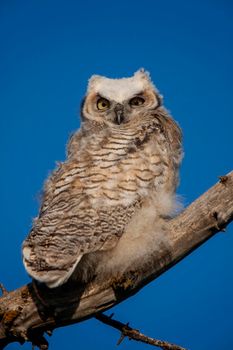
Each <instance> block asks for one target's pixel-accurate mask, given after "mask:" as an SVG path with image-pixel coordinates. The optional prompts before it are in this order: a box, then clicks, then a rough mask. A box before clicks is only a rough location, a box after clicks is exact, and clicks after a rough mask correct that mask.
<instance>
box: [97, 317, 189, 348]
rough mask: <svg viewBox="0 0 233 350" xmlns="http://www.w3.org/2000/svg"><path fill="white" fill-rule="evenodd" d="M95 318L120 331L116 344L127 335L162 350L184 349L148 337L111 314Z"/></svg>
mask: <svg viewBox="0 0 233 350" xmlns="http://www.w3.org/2000/svg"><path fill="white" fill-rule="evenodd" d="M95 318H96V319H97V320H99V321H101V322H103V323H105V324H107V325H108V326H111V327H113V328H116V329H118V331H120V332H121V337H120V339H119V340H118V343H117V345H120V343H121V342H122V340H123V339H124V338H125V337H128V338H129V339H133V340H137V341H140V342H142V343H146V344H149V345H153V346H157V347H158V348H161V349H163V350H186V349H185V348H182V347H181V346H178V345H175V344H171V343H168V342H166V341H163V340H158V339H154V338H150V337H148V336H146V335H145V334H142V333H140V332H139V331H138V330H137V329H134V328H131V327H130V326H129V324H128V323H127V324H124V323H122V322H119V321H117V320H114V319H112V316H106V315H104V314H98V315H96V316H95Z"/></svg>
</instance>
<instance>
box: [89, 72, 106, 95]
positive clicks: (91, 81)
mask: <svg viewBox="0 0 233 350" xmlns="http://www.w3.org/2000/svg"><path fill="white" fill-rule="evenodd" d="M102 78H103V77H101V75H92V76H91V77H90V79H89V80H88V88H87V90H88V91H89V90H90V89H92V88H93V87H94V86H95V85H96V84H97V83H98V82H99V81H100V80H101V79H102Z"/></svg>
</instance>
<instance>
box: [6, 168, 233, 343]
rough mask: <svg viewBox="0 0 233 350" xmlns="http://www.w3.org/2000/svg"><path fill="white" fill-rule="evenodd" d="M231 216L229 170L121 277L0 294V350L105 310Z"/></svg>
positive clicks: (40, 339) (232, 186)
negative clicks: (163, 238)
mask: <svg viewBox="0 0 233 350" xmlns="http://www.w3.org/2000/svg"><path fill="white" fill-rule="evenodd" d="M232 219H233V172H231V173H230V174H228V175H227V176H222V177H220V182H219V183H217V184H216V185H215V186H213V187H212V188H210V189H209V190H208V191H207V192H206V193H205V194H203V195H202V196H201V197H200V198H198V199H197V200H196V201H195V202H193V203H192V204H191V205H190V206H189V207H188V208H186V209H185V210H184V211H183V212H182V213H181V214H180V215H178V216H177V217H176V218H174V219H172V220H169V221H168V222H167V229H168V230H167V231H168V233H167V235H166V244H164V245H160V246H159V247H156V252H154V254H153V252H152V253H151V254H148V256H147V257H146V260H145V261H143V262H142V261H140V259H139V260H138V261H136V263H135V264H134V269H133V270H132V269H131V270H128V271H126V272H124V274H122V275H120V276H119V275H116V276H114V275H111V276H109V277H108V278H105V279H104V281H103V280H102V281H101V280H97V279H96V280H94V281H93V282H92V283H90V284H88V285H82V286H80V285H79V286H72V288H71V286H69V284H67V285H64V286H62V287H60V288H56V289H48V288H46V287H43V286H39V285H38V286H37V288H36V289H35V288H33V285H32V284H28V285H26V286H23V287H21V288H18V289H16V290H14V291H12V292H10V293H6V291H5V292H4V294H3V296H2V297H1V298H0V320H1V321H0V349H3V348H4V347H5V346H6V345H7V344H9V343H11V342H13V341H19V342H21V343H23V342H24V341H32V342H33V343H34V344H36V345H37V346H40V347H41V348H44V349H45V348H46V340H45V339H44V337H43V333H44V332H49V331H51V330H53V329H54V328H57V327H62V326H65V325H69V324H72V323H76V322H80V321H83V320H85V319H87V318H90V317H94V316H95V315H96V314H97V313H99V312H102V311H104V310H107V309H109V308H110V307H112V306H114V305H116V304H118V303H120V302H121V301H123V300H125V299H126V298H128V297H130V296H132V295H133V294H135V293H137V291H138V290H139V289H141V288H142V287H143V286H145V285H146V284H148V283H149V282H150V281H152V280H154V279H155V278H156V277H158V276H159V275H160V274H162V273H163V272H165V271H166V270H167V269H169V268H170V267H171V266H173V265H174V264H176V263H177V262H178V261H179V260H181V259H183V258H184V257H185V256H186V255H187V254H189V253H190V252H191V251H193V250H194V249H196V248H197V247H198V246H199V245H200V244H202V243H203V242H205V241H206V240H207V239H209V238H210V237H212V236H213V235H214V234H215V233H216V232H219V231H222V230H224V229H225V227H226V226H227V224H229V223H230V222H231V221H232Z"/></svg>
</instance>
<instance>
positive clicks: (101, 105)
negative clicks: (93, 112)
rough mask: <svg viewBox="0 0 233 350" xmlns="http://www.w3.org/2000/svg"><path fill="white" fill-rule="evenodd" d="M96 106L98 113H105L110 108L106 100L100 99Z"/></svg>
mask: <svg viewBox="0 0 233 350" xmlns="http://www.w3.org/2000/svg"><path fill="white" fill-rule="evenodd" d="M96 106H97V108H98V109H99V110H100V111H105V110H106V109H108V108H109V107H110V102H109V101H108V100H107V99H106V98H103V97H100V98H99V99H98V100H97V103H96Z"/></svg>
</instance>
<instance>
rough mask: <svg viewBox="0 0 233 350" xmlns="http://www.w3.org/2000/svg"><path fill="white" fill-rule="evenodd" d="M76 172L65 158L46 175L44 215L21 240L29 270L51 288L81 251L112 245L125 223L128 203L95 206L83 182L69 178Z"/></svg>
mask: <svg viewBox="0 0 233 350" xmlns="http://www.w3.org/2000/svg"><path fill="white" fill-rule="evenodd" d="M75 172H77V167H75V166H72V167H70V168H69V164H68V165H67V164H66V163H63V164H62V165H60V168H59V169H58V170H57V171H56V172H55V173H54V174H53V175H52V177H51V178H50V179H49V180H48V182H47V184H46V187H45V193H44V199H43V203H42V206H41V210H40V215H39V217H38V218H37V219H36V220H35V221H34V225H33V228H32V230H31V232H30V234H29V236H28V237H27V239H26V240H25V241H24V243H23V261H24V265H25V268H26V270H27V272H28V273H29V274H30V275H31V276H32V277H33V278H35V279H36V280H38V281H40V282H44V283H46V284H47V285H48V286H49V287H52V288H53V287H57V286H59V285H61V284H63V283H65V282H66V281H67V280H68V279H69V277H70V276H71V275H72V273H73V271H74V270H75V268H76V266H77V264H78V263H79V262H80V260H81V258H82V256H83V255H85V254H87V253H90V252H95V251H96V250H104V249H109V248H111V247H113V246H114V245H115V244H116V242H117V241H118V238H119V236H121V235H122V233H123V231H124V227H125V225H126V219H127V215H126V214H127V213H126V211H127V210H126V209H125V208H123V207H121V206H119V205H118V207H117V208H116V207H114V206H112V207H111V208H100V209H98V210H97V209H95V208H93V205H92V203H91V198H89V197H88V195H87V194H86V193H85V194H84V192H85V191H84V190H83V188H82V185H81V182H80V181H78V180H77V179H75V180H74V181H71V180H72V178H73V175H74V174H75ZM128 217H129V215H128ZM115 223H116V225H114V224H115Z"/></svg>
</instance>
